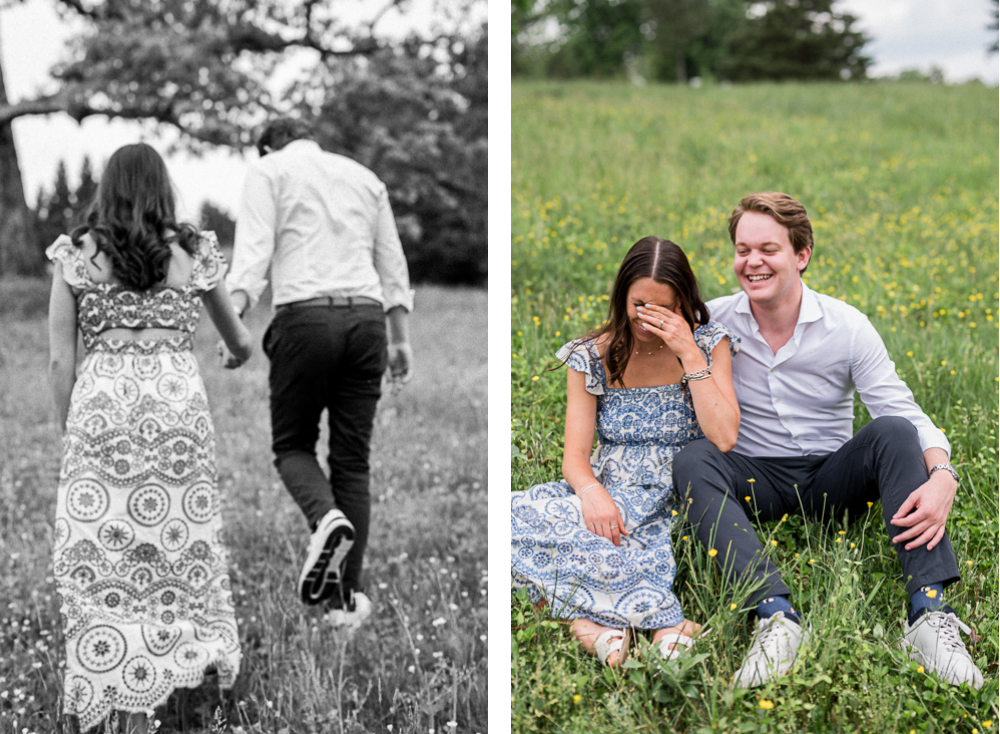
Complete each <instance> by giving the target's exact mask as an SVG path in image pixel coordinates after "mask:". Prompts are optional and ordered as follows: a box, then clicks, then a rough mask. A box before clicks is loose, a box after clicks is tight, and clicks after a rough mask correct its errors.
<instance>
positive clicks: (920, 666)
mask: <svg viewBox="0 0 1000 734" xmlns="http://www.w3.org/2000/svg"><path fill="white" fill-rule="evenodd" d="M917 672H918V673H923V672H924V666H923V665H918V666H917Z"/></svg>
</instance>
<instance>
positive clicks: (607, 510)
mask: <svg viewBox="0 0 1000 734" xmlns="http://www.w3.org/2000/svg"><path fill="white" fill-rule="evenodd" d="M580 502H581V504H582V505H583V521H584V522H585V523H586V524H587V529H588V530H589V531H590V532H592V533H594V535H600V536H601V537H602V538H607V539H608V540H610V541H611V542H612V543H614V544H615V545H621V537H620V536H621V535H628V531H627V530H625V523H624V521H623V520H622V516H621V513H620V512H618V505H616V504H615V501H614V500H613V499H611V495H610V494H608V491H607V490H606V489H604V487H594V488H593V489H592V490H590V491H589V492H587V493H586V494H585V495H584V496H583V499H582V500H580Z"/></svg>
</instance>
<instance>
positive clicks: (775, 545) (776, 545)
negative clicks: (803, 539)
mask: <svg viewBox="0 0 1000 734" xmlns="http://www.w3.org/2000/svg"><path fill="white" fill-rule="evenodd" d="M771 545H773V546H774V547H775V548H777V547H778V541H777V540H772V541H771Z"/></svg>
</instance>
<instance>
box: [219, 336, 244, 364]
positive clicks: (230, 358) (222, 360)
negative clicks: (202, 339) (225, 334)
mask: <svg viewBox="0 0 1000 734" xmlns="http://www.w3.org/2000/svg"><path fill="white" fill-rule="evenodd" d="M218 350H219V364H220V365H222V366H223V367H224V368H225V369H227V370H234V369H236V368H237V367H241V366H242V365H243V363H244V362H245V361H246V360H243V359H240V358H239V357H237V356H236V355H234V354H233V353H232V352H230V351H229V349H228V348H227V347H226V343H225V342H224V341H221V340H220V341H219V345H218Z"/></svg>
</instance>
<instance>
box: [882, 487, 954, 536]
mask: <svg viewBox="0 0 1000 734" xmlns="http://www.w3.org/2000/svg"><path fill="white" fill-rule="evenodd" d="M957 489H958V482H956V481H955V479H954V477H952V476H951V475H950V474H948V472H943V471H938V472H934V473H933V474H931V476H930V479H928V480H927V481H926V482H924V483H923V484H921V485H920V486H919V487H917V488H916V489H915V490H913V492H911V493H910V496H909V497H907V498H906V501H905V502H904V503H903V504H902V506H901V507H900V508H899V510H897V511H896V514H895V515H893V516H892V520H891V523H892V524H893V525H895V526H896V527H899V528H906V530H904V531H903V532H901V533H899V534H898V535H896V536H895V537H894V538H893V539H892V542H893V543H903V542H905V543H906V545H905V546H904V547H905V548H906V550H913V549H914V548H919V547H920V546H922V545H926V546H927V550H933V549H934V546H936V545H937V544H938V543H940V542H941V538H943V537H944V530H945V523H946V522H947V520H948V513H949V512H951V504H952V502H953V501H954V499H955V490H957Z"/></svg>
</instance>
